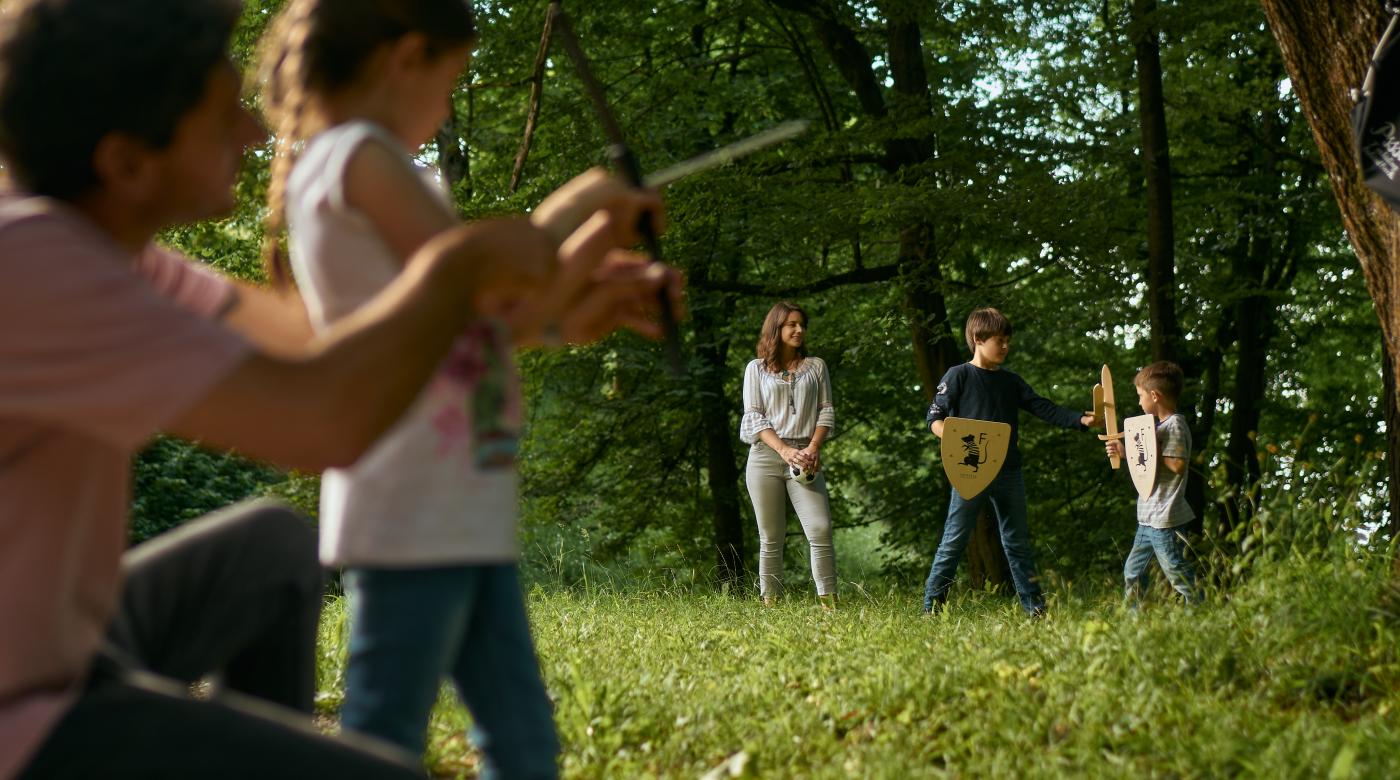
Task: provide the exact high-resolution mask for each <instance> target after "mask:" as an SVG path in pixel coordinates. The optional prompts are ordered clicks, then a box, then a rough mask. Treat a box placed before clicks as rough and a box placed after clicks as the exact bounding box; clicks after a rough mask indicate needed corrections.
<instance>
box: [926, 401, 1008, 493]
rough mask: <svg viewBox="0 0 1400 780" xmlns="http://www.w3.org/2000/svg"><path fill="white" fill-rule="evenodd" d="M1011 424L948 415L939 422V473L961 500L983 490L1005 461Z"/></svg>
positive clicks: (990, 482)
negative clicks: (941, 459) (940, 459)
mask: <svg viewBox="0 0 1400 780" xmlns="http://www.w3.org/2000/svg"><path fill="white" fill-rule="evenodd" d="M1010 446H1011V426H1010V425H1007V424H1006V423H999V422H990V421H988V420H968V419H966V418H963V417H949V418H948V419H946V420H944V421H943V441H942V443H941V444H940V446H939V453H940V454H941V455H942V456H943V472H944V473H945V474H947V475H948V481H949V482H951V483H953V489H954V490H956V491H958V495H960V496H962V497H963V500H965V501H966V500H968V499H971V498H972V497H973V496H976V495H977V494H978V493H981V492H982V491H983V490H986V489H987V486H988V485H990V484H992V480H993V479H995V478H996V475H997V473H998V472H1000V471H1001V466H1002V464H1003V463H1005V462H1006V450H1007V449H1008V448H1009V447H1010Z"/></svg>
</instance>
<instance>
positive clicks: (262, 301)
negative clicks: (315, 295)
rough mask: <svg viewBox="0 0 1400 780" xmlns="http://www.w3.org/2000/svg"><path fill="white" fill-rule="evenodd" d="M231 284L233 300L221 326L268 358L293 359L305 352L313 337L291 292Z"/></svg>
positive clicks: (303, 309) (303, 308)
mask: <svg viewBox="0 0 1400 780" xmlns="http://www.w3.org/2000/svg"><path fill="white" fill-rule="evenodd" d="M232 284H233V294H234V295H235V296H236V298H235V300H234V303H233V307H232V308H231V309H230V310H229V312H228V314H226V315H224V324H225V325H228V326H229V328H231V329H233V330H234V331H237V332H238V333H239V334H241V335H242V336H243V338H245V339H247V340H248V341H250V342H252V343H253V344H255V345H256V346H258V347H259V348H260V349H261V350H262V351H263V352H265V353H267V354H269V355H277V356H279V357H286V358H295V357H301V356H303V355H305V354H306V353H307V349H308V348H309V347H310V344H311V339H312V338H313V336H314V335H315V334H314V333H313V332H312V330H311V321H310V320H309V319H307V316H306V305H305V304H304V303H303V302H302V299H301V296H300V295H299V294H297V292H296V290H295V289H292V288H290V287H289V288H288V289H287V290H285V291H284V290H274V289H272V288H269V287H259V286H257V285H253V284H249V283H247V282H232Z"/></svg>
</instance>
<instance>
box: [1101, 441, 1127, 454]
mask: <svg viewBox="0 0 1400 780" xmlns="http://www.w3.org/2000/svg"><path fill="white" fill-rule="evenodd" d="M1103 451H1104V454H1106V455H1108V457H1110V458H1121V457H1123V442H1121V441H1119V440H1117V439H1112V440H1109V441H1106V442H1104V443H1103Z"/></svg>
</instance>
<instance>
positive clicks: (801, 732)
mask: <svg viewBox="0 0 1400 780" xmlns="http://www.w3.org/2000/svg"><path fill="white" fill-rule="evenodd" d="M855 541H856V540H852V542H855ZM851 546H852V548H853V551H854V548H856V547H858V546H859V545H858V544H854V543H853V544H852V545H851ZM856 558H857V559H858V558H859V556H858V555H857V556H856ZM803 568H805V567H803ZM847 569H848V570H847V571H843V582H842V599H843V601H842V603H841V608H840V609H839V610H838V611H837V612H835V613H825V612H823V611H821V610H820V609H818V608H817V606H816V603H815V600H814V599H813V598H812V597H811V596H810V595H805V591H803V590H802V588H801V583H800V581H795V583H794V584H795V585H796V586H797V587H796V588H795V589H794V590H793V591H791V592H792V593H793V596H792V597H790V598H788V599H786V600H784V601H783V602H781V603H780V604H779V606H777V607H775V608H771V609H765V608H762V607H760V606H759V605H758V604H757V603H756V601H755V600H754V599H752V598H737V597H731V596H725V595H720V594H716V593H714V592H705V591H704V590H702V589H696V588H676V587H671V588H657V587H645V586H637V585H628V586H625V587H622V586H614V585H598V584H591V585H589V586H587V587H583V586H574V587H564V586H562V585H561V586H556V587H550V586H548V585H542V584H536V585H535V586H534V587H533V588H532V590H531V592H530V594H529V602H530V609H531V617H532V622H533V624H534V627H535V632H536V638H537V644H538V651H539V654H540V658H541V662H542V665H543V669H544V674H545V678H546V681H547V683H548V685H549V689H550V692H551V695H552V696H553V697H554V700H555V706H556V722H557V723H558V727H559V731H560V737H561V739H562V742H563V745H564V755H563V771H564V774H565V776H566V777H587V778H593V777H609V778H611V777H692V778H694V777H701V776H703V775H705V774H706V773H707V772H710V771H711V770H717V771H719V774H716V775H714V776H716V777H718V776H725V777H728V776H731V775H730V773H729V770H730V769H733V770H734V771H736V772H739V773H740V775H742V776H747V777H772V778H789V777H814V778H821V777H872V778H909V777H1063V776H1074V777H1079V776H1094V777H1221V776H1238V775H1244V776H1250V777H1271V778H1272V777H1309V778H1311V777H1329V778H1337V779H1338V780H1340V779H1341V778H1350V777H1377V778H1379V777H1387V776H1393V773H1394V771H1395V768H1396V767H1397V766H1400V606H1397V604H1400V601H1398V600H1397V598H1396V595H1395V592H1394V591H1393V590H1392V586H1391V585H1390V584H1389V583H1390V578H1389V576H1388V575H1387V566H1386V562H1385V561H1384V559H1383V558H1382V556H1379V555H1370V554H1360V555H1358V554H1357V553H1355V551H1352V550H1347V549H1344V548H1338V549H1336V550H1333V551H1332V552H1328V553H1324V554H1315V555H1314V556H1312V557H1310V556H1305V555H1302V554H1292V555H1286V556H1284V557H1283V558H1282V560H1279V561H1276V562H1274V563H1272V564H1269V565H1268V566H1257V567H1256V570H1255V571H1254V572H1253V574H1252V575H1250V576H1248V577H1246V578H1244V579H1243V580H1242V581H1240V582H1239V584H1237V585H1235V586H1234V588H1233V589H1232V590H1231V591H1230V592H1229V593H1220V592H1216V593H1212V594H1211V599H1210V601H1209V602H1208V603H1207V604H1205V605H1203V606H1200V607H1196V608H1193V609H1189V610H1188V609H1183V608H1181V607H1178V606H1176V605H1175V604H1172V603H1168V602H1166V601H1165V600H1164V599H1163V598H1162V596H1161V595H1160V594H1158V596H1157V600H1156V601H1154V602H1151V603H1149V604H1148V605H1147V606H1146V607H1145V608H1143V609H1142V610H1140V611H1131V610H1125V609H1123V608H1122V606H1121V605H1120V603H1119V599H1118V590H1117V583H1116V582H1112V581H1110V580H1108V579H1107V578H1105V579H1103V581H1102V582H1100V583H1097V584H1094V583H1090V584H1087V585H1086V584H1084V583H1083V582H1078V583H1076V584H1075V585H1074V586H1072V587H1070V586H1066V585H1063V584H1060V585H1057V586H1054V587H1052V589H1051V597H1052V602H1051V605H1052V612H1051V615H1050V617H1048V618H1046V619H1044V620H1040V621H1034V622H1032V621H1028V620H1027V619H1026V618H1025V617H1023V616H1022V614H1021V612H1020V609H1019V607H1018V606H1017V605H1016V604H1015V603H1014V599H1013V598H1011V597H1008V596H1002V595H996V594H989V593H983V592H969V591H965V590H964V591H961V592H960V593H959V595H957V596H955V598H954V599H953V600H952V601H951V603H950V608H949V609H948V610H947V611H946V612H945V613H944V614H942V615H939V616H937V617H934V618H926V617H923V616H922V614H921V611H920V600H919V596H920V594H919V592H918V590H917V588H911V587H909V586H902V587H893V586H890V585H888V584H885V583H883V582H882V581H880V580H878V579H877V578H875V577H874V575H873V574H871V573H870V572H869V571H862V570H861V567H860V566H854V567H847ZM856 575H859V576H861V577H864V578H865V579H864V584H863V585H862V584H861V583H860V582H855V581H853V578H854V577H855V576H856ZM597 581H598V580H597V578H594V580H593V582H595V583H596V582H597ZM343 615H344V613H343V609H342V608H341V606H340V605H339V603H338V602H332V603H331V604H330V605H329V606H328V609H327V611H326V617H325V620H324V624H323V642H322V648H323V652H324V653H325V657H324V658H323V663H322V665H321V667H322V668H321V686H322V691H323V693H322V706H323V707H324V708H325V709H326V710H327V711H333V710H334V707H335V706H336V705H337V704H338V701H339V687H338V686H339V684H340V682H339V674H340V668H341V667H340V665H341V664H342V663H343V649H342V643H341V639H340V638H341V637H342V636H343V628H344V627H343V623H344V616H343ZM466 719H467V716H466V714H465V712H464V711H463V710H462V708H461V707H460V706H459V705H458V704H457V703H456V701H455V699H454V698H453V697H452V696H451V694H450V691H447V690H446V689H445V692H444V696H443V699H442V701H441V702H440V703H439V706H438V708H437V710H436V711H435V714H434V718H433V723H432V726H431V729H430V730H431V734H430V742H431V746H430V749H429V756H428V764H429V768H430V770H431V771H432V772H433V773H434V774H435V775H438V776H445V777H456V776H470V775H471V773H472V772H473V771H474V769H475V766H476V756H475V754H474V753H473V751H472V749H471V747H470V746H469V745H468V744H467V742H466V741H465V740H464V738H463V737H462V736H461V734H462V729H463V726H464V725H465V723H466ZM726 762H728V763H727V764H726Z"/></svg>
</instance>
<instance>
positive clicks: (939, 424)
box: [928, 420, 943, 439]
mask: <svg viewBox="0 0 1400 780" xmlns="http://www.w3.org/2000/svg"><path fill="white" fill-rule="evenodd" d="M928 429H929V430H930V431H933V435H934V436H937V437H938V438H940V439H941V438H943V421H942V420H934V421H933V422H931V423H929V424H928Z"/></svg>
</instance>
